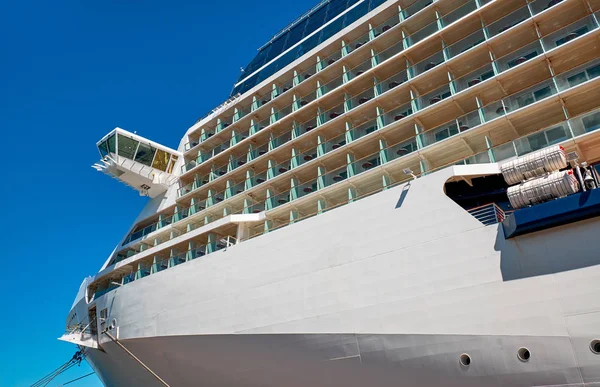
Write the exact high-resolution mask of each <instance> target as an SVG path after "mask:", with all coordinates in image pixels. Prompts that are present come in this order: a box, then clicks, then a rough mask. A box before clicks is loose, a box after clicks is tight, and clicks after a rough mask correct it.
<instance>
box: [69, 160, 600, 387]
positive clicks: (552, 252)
mask: <svg viewBox="0 0 600 387" xmlns="http://www.w3.org/2000/svg"><path fill="white" fill-rule="evenodd" d="M452 173H453V168H448V169H445V170H443V171H440V172H437V173H434V174H431V175H428V176H425V177H423V178H420V179H418V180H416V181H413V182H412V183H410V184H409V185H403V186H399V187H395V188H392V189H389V190H387V191H384V192H382V193H379V194H376V195H373V196H371V197H368V198H365V199H362V200H359V201H357V202H355V203H351V204H349V205H346V206H343V207H341V208H339V209H336V210H333V211H331V212H327V213H324V214H321V215H318V216H316V217H313V218H311V219H308V220H304V221H302V222H300V223H298V224H295V225H292V226H288V227H285V228H282V229H280V230H277V231H275V232H271V233H268V234H266V235H263V236H260V237H258V238H254V239H251V240H248V241H245V242H244V243H241V244H239V245H236V246H233V247H230V248H228V249H227V250H225V251H219V252H216V253H213V254H210V255H207V256H205V257H202V258H199V259H196V260H193V261H190V262H186V263H184V264H181V265H179V266H176V267H174V268H170V269H169V270H165V271H163V272H160V273H156V274H153V275H151V276H149V277H146V278H143V279H141V280H139V281H134V282H132V283H130V284H127V285H125V286H122V287H121V288H119V289H117V290H114V291H112V292H109V293H107V294H106V295H104V296H102V297H100V298H99V299H98V300H97V301H95V303H96V306H97V310H98V311H100V310H102V309H104V308H107V309H108V321H112V319H115V321H116V327H115V329H113V330H112V332H113V334H115V335H118V338H119V340H120V341H121V342H122V343H123V345H125V346H126V347H127V348H128V349H130V350H131V351H132V352H133V353H134V354H135V355H136V356H138V357H139V358H140V359H141V360H142V361H143V362H144V363H146V364H147V365H148V366H149V367H150V368H151V369H152V370H153V371H155V372H156V373H157V374H158V375H160V376H161V377H162V378H164V379H165V380H166V381H167V382H168V383H169V384H170V385H171V386H199V385H205V386H309V385H310V386H366V385H369V386H398V385H457V386H458V385H460V386H466V385H474V386H486V385H494V386H504V385H520V386H521V385H522V386H530V385H535V386H537V385H573V386H583V385H593V384H594V383H600V355H597V354H594V353H593V352H592V351H591V350H590V347H589V345H590V342H591V341H592V340H593V339H596V338H598V337H600V329H599V327H600V288H599V287H598V284H599V283H600V265H598V264H599V263H600V254H598V251H597V247H596V246H597V245H596V244H595V243H593V242H594V241H595V238H597V236H598V235H599V232H600V220H597V219H590V220H587V221H583V222H578V223H574V224H571V225H568V226H563V227H559V228H554V229H549V230H545V231H541V232H537V233H533V234H529V235H525V236H521V237H518V238H516V239H511V240H506V239H505V238H504V236H503V231H502V228H501V227H499V226H498V225H493V226H483V225H482V224H481V223H480V222H479V221H477V220H476V219H475V218H473V217H472V216H471V215H470V214H468V213H467V212H466V211H464V210H463V209H462V208H461V207H459V206H458V205H457V204H456V203H454V202H453V201H452V200H450V199H449V198H448V197H447V196H446V195H445V194H444V193H443V191H442V187H443V184H444V182H445V181H446V180H447V179H448V178H449V177H450V176H451V175H452ZM76 309H77V310H80V312H79V313H78V315H84V314H85V313H86V312H87V304H86V303H85V300H84V299H82V300H81V301H80V302H79V303H78V304H77V306H76ZM80 313H81V314H80ZM100 344H101V345H102V347H103V348H104V350H105V351H106V352H105V353H102V352H100V351H98V350H94V349H90V350H88V355H87V360H88V362H90V363H91V364H92V366H93V367H94V368H95V369H96V371H97V372H98V375H99V376H100V378H101V379H102V380H103V382H104V383H105V384H106V385H108V386H123V385H127V386H149V385H153V384H152V383H155V381H154V380H153V379H152V377H151V376H150V374H149V373H147V372H146V371H145V370H143V369H142V368H141V367H140V366H139V365H138V364H136V363H135V362H134V361H133V360H131V359H130V358H129V357H128V356H127V354H126V353H125V352H124V351H123V350H122V349H120V348H118V347H117V346H116V345H115V344H114V343H112V342H110V340H109V338H108V337H106V335H102V334H101V335H100ZM520 347H526V348H528V349H529V350H530V353H531V358H530V359H529V361H527V362H522V361H520V360H519V359H518V358H517V351H518V349H519V348H520ZM463 353H466V354H468V355H469V356H470V358H471V364H470V365H469V366H468V367H463V366H461V364H460V362H459V358H460V355H461V354H463Z"/></svg>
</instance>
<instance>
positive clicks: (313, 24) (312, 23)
mask: <svg viewBox="0 0 600 387" xmlns="http://www.w3.org/2000/svg"><path fill="white" fill-rule="evenodd" d="M326 15H327V7H321V8H320V9H318V10H317V11H316V12H315V13H313V14H312V15H310V16H309V17H308V22H307V23H306V33H305V35H308V34H310V33H311V32H314V31H316V30H317V29H318V28H319V27H321V26H322V25H323V22H324V21H325V16H326Z"/></svg>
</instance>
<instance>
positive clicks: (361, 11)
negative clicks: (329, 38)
mask: <svg viewBox="0 0 600 387" xmlns="http://www.w3.org/2000/svg"><path fill="white" fill-rule="evenodd" d="M368 10H369V2H368V1H363V2H362V3H360V4H359V5H357V6H356V7H354V8H352V9H351V10H350V11H348V13H347V14H346V18H345V19H344V27H347V26H349V25H350V24H352V23H354V22H355V21H357V20H358V19H359V18H360V17H361V16H363V15H365V14H366V13H367V12H368Z"/></svg>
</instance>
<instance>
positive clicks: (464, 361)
mask: <svg viewBox="0 0 600 387" xmlns="http://www.w3.org/2000/svg"><path fill="white" fill-rule="evenodd" d="M470 364H471V356H469V355H467V354H466V353H463V354H462V355H460V365H461V366H463V367H468V366H469V365H470Z"/></svg>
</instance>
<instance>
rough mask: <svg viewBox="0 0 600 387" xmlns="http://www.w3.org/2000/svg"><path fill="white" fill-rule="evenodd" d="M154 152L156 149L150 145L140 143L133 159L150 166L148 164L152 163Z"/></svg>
mask: <svg viewBox="0 0 600 387" xmlns="http://www.w3.org/2000/svg"><path fill="white" fill-rule="evenodd" d="M155 153H156V149H154V148H153V147H151V146H150V145H146V144H142V143H140V146H139V147H138V150H137V153H136V154H135V161H137V162H138V163H142V164H144V165H147V166H150V164H152V159H153V158H154V154H155Z"/></svg>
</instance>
